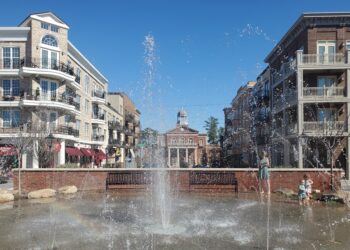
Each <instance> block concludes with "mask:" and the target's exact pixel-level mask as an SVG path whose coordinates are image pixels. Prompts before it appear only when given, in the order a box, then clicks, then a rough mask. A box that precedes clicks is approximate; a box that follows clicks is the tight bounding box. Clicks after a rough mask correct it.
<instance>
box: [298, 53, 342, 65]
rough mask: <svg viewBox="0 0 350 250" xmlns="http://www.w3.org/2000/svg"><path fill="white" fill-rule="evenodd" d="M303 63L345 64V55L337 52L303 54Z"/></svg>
mask: <svg viewBox="0 0 350 250" xmlns="http://www.w3.org/2000/svg"><path fill="white" fill-rule="evenodd" d="M301 60H302V64H316V65H329V64H345V63H346V60H345V55H344V54H342V53H336V54H303V55H302V57H301Z"/></svg>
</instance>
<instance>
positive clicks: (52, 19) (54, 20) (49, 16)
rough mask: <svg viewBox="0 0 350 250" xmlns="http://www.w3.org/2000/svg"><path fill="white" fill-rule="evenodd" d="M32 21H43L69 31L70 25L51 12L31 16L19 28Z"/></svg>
mask: <svg viewBox="0 0 350 250" xmlns="http://www.w3.org/2000/svg"><path fill="white" fill-rule="evenodd" d="M30 19H35V20H39V21H43V22H46V23H50V24H54V25H56V26H58V27H61V28H65V29H69V27H68V25H67V24H66V23H65V22H64V21H63V20H62V19H60V18H59V17H58V16H57V15H55V14H54V13H53V12H51V11H47V12H39V13H33V14H30V15H29V16H28V17H27V18H26V19H24V20H23V21H22V22H21V23H20V24H19V26H22V25H25V24H26V23H27V22H28V21H29V20H30Z"/></svg>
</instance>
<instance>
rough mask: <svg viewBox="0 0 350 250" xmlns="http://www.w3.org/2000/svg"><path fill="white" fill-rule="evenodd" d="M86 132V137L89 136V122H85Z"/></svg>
mask: <svg viewBox="0 0 350 250" xmlns="http://www.w3.org/2000/svg"><path fill="white" fill-rule="evenodd" d="M84 132H85V136H89V123H87V122H85V129H84Z"/></svg>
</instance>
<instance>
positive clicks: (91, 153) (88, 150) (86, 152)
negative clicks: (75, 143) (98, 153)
mask: <svg viewBox="0 0 350 250" xmlns="http://www.w3.org/2000/svg"><path fill="white" fill-rule="evenodd" d="M80 151H81V152H82V153H83V155H84V156H95V153H94V151H93V149H91V148H81V149H80Z"/></svg>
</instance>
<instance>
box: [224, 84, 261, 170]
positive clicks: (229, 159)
mask: <svg viewBox="0 0 350 250" xmlns="http://www.w3.org/2000/svg"><path fill="white" fill-rule="evenodd" d="M255 84H256V82H254V81H249V82H247V84H246V85H244V86H242V87H240V88H239V89H238V91H237V95H236V96H235V97H234V98H233V100H232V102H231V107H228V108H225V109H224V114H225V136H224V137H225V139H224V141H223V157H224V162H225V164H226V165H227V166H228V167H235V168H240V167H249V166H251V165H252V163H253V152H252V143H251V135H252V131H251V127H252V119H251V118H252V113H251V107H250V101H251V96H252V91H253V88H254V86H255Z"/></svg>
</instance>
